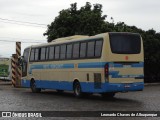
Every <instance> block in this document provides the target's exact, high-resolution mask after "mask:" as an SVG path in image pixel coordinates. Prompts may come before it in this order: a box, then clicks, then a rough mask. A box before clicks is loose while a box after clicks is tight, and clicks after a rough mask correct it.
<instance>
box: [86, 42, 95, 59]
mask: <svg viewBox="0 0 160 120" xmlns="http://www.w3.org/2000/svg"><path fill="white" fill-rule="evenodd" d="M94 43H95V41H91V42H88V47H87V57H94Z"/></svg>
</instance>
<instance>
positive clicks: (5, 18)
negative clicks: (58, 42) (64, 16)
mask: <svg viewBox="0 0 160 120" xmlns="http://www.w3.org/2000/svg"><path fill="white" fill-rule="evenodd" d="M0 20H5V21H10V22H18V23H27V24H32V25H42V26H47V24H41V23H32V22H26V21H18V20H11V19H6V18H0Z"/></svg>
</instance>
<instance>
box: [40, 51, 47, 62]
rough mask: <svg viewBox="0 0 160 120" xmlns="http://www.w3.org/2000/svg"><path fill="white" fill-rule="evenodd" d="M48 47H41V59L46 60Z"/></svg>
mask: <svg viewBox="0 0 160 120" xmlns="http://www.w3.org/2000/svg"><path fill="white" fill-rule="evenodd" d="M45 53H46V48H41V57H40V60H45V58H46V54H45Z"/></svg>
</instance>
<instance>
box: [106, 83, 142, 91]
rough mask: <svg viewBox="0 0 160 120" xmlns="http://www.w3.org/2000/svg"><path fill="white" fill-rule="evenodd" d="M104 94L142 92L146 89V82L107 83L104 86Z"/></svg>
mask: <svg viewBox="0 0 160 120" xmlns="http://www.w3.org/2000/svg"><path fill="white" fill-rule="evenodd" d="M103 88H104V89H103V90H104V92H129V91H142V90H143V89H144V82H137V83H105V84H104V86H103Z"/></svg>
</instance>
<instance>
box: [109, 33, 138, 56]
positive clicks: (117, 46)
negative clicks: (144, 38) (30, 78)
mask: <svg viewBox="0 0 160 120" xmlns="http://www.w3.org/2000/svg"><path fill="white" fill-rule="evenodd" d="M109 37H110V45H111V50H112V53H117V54H139V53H140V50H141V38H140V35H138V34H127V33H126V34H117V33H110V34H109Z"/></svg>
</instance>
